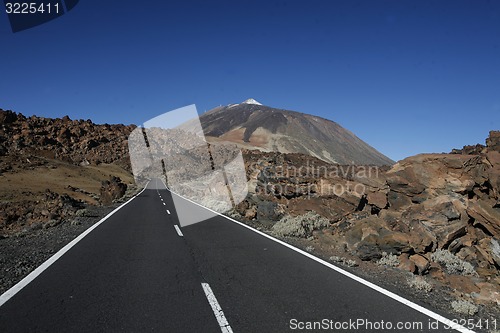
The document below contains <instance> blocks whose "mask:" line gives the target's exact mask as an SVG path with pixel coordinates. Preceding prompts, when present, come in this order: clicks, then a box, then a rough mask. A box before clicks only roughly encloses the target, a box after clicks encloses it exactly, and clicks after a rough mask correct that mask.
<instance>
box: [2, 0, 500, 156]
mask: <svg viewBox="0 0 500 333" xmlns="http://www.w3.org/2000/svg"><path fill="white" fill-rule="evenodd" d="M0 40H1V45H2V47H1V48H0V108H3V109H12V110H14V111H17V112H22V113H23V114H25V115H32V114H36V115H38V116H44V117H62V116H64V115H69V116H70V117H71V118H72V119H88V118H90V119H92V120H93V121H94V122H97V123H106V122H107V123H126V124H130V123H135V124H140V123H142V122H144V121H146V120H148V119H150V118H152V117H155V116H157V115H159V114H161V113H164V112H167V111H169V110H172V109H176V108H179V107H183V106H186V105H189V104H196V106H197V107H198V110H199V111H204V110H208V109H211V108H213V107H215V106H217V105H220V104H230V103H238V102H241V101H243V100H245V99H247V98H250V97H252V98H255V99H257V100H258V101H260V102H261V103H263V104H265V105H269V106H273V107H278V108H284V109H290V110H296V111H301V112H305V113H310V114H314V115H319V116H322V117H325V118H328V119H331V120H333V121H336V122H338V123H339V124H340V125H342V126H344V127H345V128H347V129H349V130H351V131H352V132H354V133H355V134H356V135H357V136H359V137H360V138H361V139H363V140H365V141H366V142H368V143H369V144H371V145H372V146H374V147H375V148H376V149H378V150H379V151H381V152H382V153H384V154H386V155H387V156H389V157H391V158H392V159H395V160H399V159H402V158H404V157H407V156H410V155H414V154H417V153H423V152H448V151H450V150H451V149H452V148H460V147H462V146H463V145H466V144H476V143H484V140H485V138H486V137H487V135H488V131H489V130H494V129H496V130H499V129H500V1H481V0H475V1H472V0H471V1H461V0H456V1H422V0H419V1H405V0H394V1H376V0H367V1H353V0H346V1H327V0H325V1H305V0H304V1H236V0H233V1H178V2H176V3H174V2H172V1H162V0H150V1H118V0H106V1H102V0H80V3H79V4H78V6H76V7H75V8H74V9H73V10H72V11H70V12H69V13H67V14H66V15H63V16H62V17H60V18H58V19H56V20H53V21H51V22H49V23H46V24H44V25H41V26H38V27H35V28H33V29H29V30H25V31H22V32H19V33H15V34H14V33H12V32H11V30H10V27H9V25H8V20H7V16H6V15H5V14H4V13H1V14H0Z"/></svg>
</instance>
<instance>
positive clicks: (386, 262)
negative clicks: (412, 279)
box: [377, 252, 399, 267]
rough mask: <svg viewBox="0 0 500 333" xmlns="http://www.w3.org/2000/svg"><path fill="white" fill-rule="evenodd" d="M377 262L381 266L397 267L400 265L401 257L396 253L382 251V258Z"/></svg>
mask: <svg viewBox="0 0 500 333" xmlns="http://www.w3.org/2000/svg"><path fill="white" fill-rule="evenodd" d="M377 264H378V265H380V266H389V267H397V266H399V258H398V256H397V255H395V254H392V253H389V254H387V253H386V252H382V258H380V259H379V261H377Z"/></svg>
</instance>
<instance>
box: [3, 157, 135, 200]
mask: <svg viewBox="0 0 500 333" xmlns="http://www.w3.org/2000/svg"><path fill="white" fill-rule="evenodd" d="M27 167H29V165H27ZM111 176H117V177H120V178H121V179H122V181H123V182H125V183H127V184H132V183H134V179H133V176H132V175H131V174H130V173H129V172H128V171H126V170H124V169H123V168H121V167H119V166H117V165H112V164H101V165H99V166H92V165H90V166H85V167H83V166H77V165H72V164H69V163H65V162H62V161H57V160H50V162H49V163H48V164H46V165H41V166H36V167H35V168H33V170H30V169H28V168H26V169H21V170H17V171H16V172H4V173H2V175H1V176H0V200H1V201H3V202H18V201H22V200H26V199H30V200H39V199H41V198H43V193H44V192H45V190H46V189H50V190H51V191H53V192H56V193H59V194H69V195H70V196H72V197H73V198H75V199H79V200H84V201H86V202H88V203H92V204H95V203H96V200H95V197H97V196H98V195H99V190H100V188H101V182H102V181H103V180H107V179H109V178H110V177H111ZM68 185H70V186H72V187H74V188H77V189H81V190H83V191H82V192H83V193H82V192H75V191H72V190H71V189H69V188H68ZM85 192H87V193H88V194H87V193H85ZM89 194H90V195H89Z"/></svg>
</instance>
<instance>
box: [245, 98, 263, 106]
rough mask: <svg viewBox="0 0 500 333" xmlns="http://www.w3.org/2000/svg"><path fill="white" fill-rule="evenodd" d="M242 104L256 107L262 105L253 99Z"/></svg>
mask: <svg viewBox="0 0 500 333" xmlns="http://www.w3.org/2000/svg"><path fill="white" fill-rule="evenodd" d="M241 104H254V105H262V104H260V103H259V102H257V101H256V100H255V99H253V98H249V99H247V100H246V101H244V102H242V103H241Z"/></svg>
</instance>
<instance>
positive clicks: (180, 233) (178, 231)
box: [174, 224, 184, 237]
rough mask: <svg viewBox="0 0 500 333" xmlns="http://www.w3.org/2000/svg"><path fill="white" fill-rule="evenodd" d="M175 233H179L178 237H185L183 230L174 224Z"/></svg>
mask: <svg viewBox="0 0 500 333" xmlns="http://www.w3.org/2000/svg"><path fill="white" fill-rule="evenodd" d="M174 228H175V231H177V235H179V236H181V237H183V236H184V235H183V234H182V231H181V228H179V226H178V225H177V224H174Z"/></svg>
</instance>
